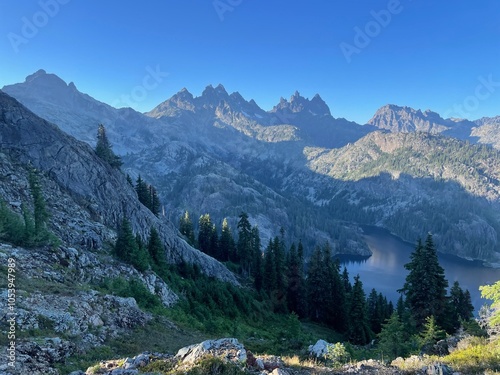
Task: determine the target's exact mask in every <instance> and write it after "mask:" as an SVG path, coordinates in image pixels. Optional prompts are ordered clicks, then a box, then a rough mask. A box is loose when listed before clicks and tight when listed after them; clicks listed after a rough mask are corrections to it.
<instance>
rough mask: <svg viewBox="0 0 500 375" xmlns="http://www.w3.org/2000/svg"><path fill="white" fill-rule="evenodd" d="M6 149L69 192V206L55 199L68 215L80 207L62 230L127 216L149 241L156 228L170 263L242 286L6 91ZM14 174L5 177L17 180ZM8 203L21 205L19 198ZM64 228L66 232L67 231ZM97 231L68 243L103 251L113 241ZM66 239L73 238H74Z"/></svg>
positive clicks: (1, 134) (110, 224)
mask: <svg viewBox="0 0 500 375" xmlns="http://www.w3.org/2000/svg"><path fill="white" fill-rule="evenodd" d="M0 144H1V145H2V153H3V154H4V155H6V157H7V158H8V159H9V158H10V161H11V163H17V164H18V165H28V164H31V165H32V166H33V167H35V168H36V169H38V170H40V171H41V172H42V173H44V174H45V175H46V176H47V178H48V179H50V180H51V181H53V183H55V184H56V185H57V186H56V187H55V189H59V190H60V191H62V192H64V193H65V197H64V198H65V200H66V201H67V202H64V200H63V199H62V198H61V197H54V199H53V201H54V204H55V205H56V204H57V206H56V207H57V208H59V209H63V210H64V209H65V208H66V206H77V208H73V211H74V212H79V211H81V212H82V213H81V214H76V215H75V216H69V215H67V216H65V217H63V218H61V219H60V225H61V226H63V225H64V226H68V227H69V228H74V231H78V230H79V223H78V222H76V223H74V221H75V220H76V218H77V217H79V216H82V215H85V216H86V217H87V218H89V219H91V220H93V221H94V222H97V223H99V224H100V225H101V226H105V227H107V228H113V229H115V228H117V227H118V225H119V223H120V222H121V220H122V219H123V217H126V218H128V219H129V220H130V222H131V225H132V228H133V230H134V232H135V233H136V234H138V235H139V236H141V237H142V238H143V239H144V240H145V239H146V238H147V236H148V232H149V230H150V228H152V227H156V228H157V229H158V231H159V233H160V235H161V238H162V240H163V242H164V245H165V252H166V255H167V259H168V260H169V261H170V262H172V263H176V262H180V261H182V260H184V261H186V262H188V263H196V264H198V265H199V266H200V267H201V269H202V270H203V272H205V273H206V274H207V275H210V276H215V277H218V278H220V279H222V280H226V281H231V282H235V283H236V280H235V278H234V276H233V275H232V273H231V272H229V271H228V270H227V269H226V268H225V267H224V266H223V265H221V264H220V263H219V262H217V261H215V260H214V259H212V258H210V257H208V256H206V255H205V254H203V253H201V252H200V251H198V250H196V249H193V248H192V247H190V246H189V245H187V243H186V242H185V241H184V240H182V239H181V238H180V237H179V236H178V233H177V231H176V229H175V227H174V226H173V225H172V224H171V223H169V222H168V221H165V220H160V219H159V218H157V217H156V216H154V215H153V214H152V213H151V212H150V211H149V210H148V209H146V208H145V207H144V206H143V205H142V204H141V203H139V201H138V199H137V195H136V193H135V190H134V189H133V188H132V187H131V186H130V184H128V183H127V181H126V176H125V175H124V174H123V173H122V172H120V171H117V170H115V169H113V168H111V167H110V166H109V165H107V164H106V163H105V162H103V161H102V160H101V159H100V158H99V157H97V155H96V154H95V153H94V152H93V150H92V149H91V148H90V146H88V145H87V144H85V143H82V142H79V141H76V140H75V139H74V138H72V137H70V136H68V135H67V134H65V133H63V132H62V131H61V130H59V129H58V128H57V127H56V126H55V125H53V124H51V123H49V122H47V121H45V120H43V119H41V118H39V117H38V116H36V115H34V114H33V113H32V112H30V111H29V110H27V109H26V108H25V107H24V106H23V105H21V104H20V103H18V102H17V101H16V100H15V99H13V98H11V97H9V96H8V95H6V94H4V93H1V92H0ZM3 167H6V166H5V165H4V166H3ZM14 171H15V170H14ZM14 171H11V173H6V174H4V176H9V175H10V176H12V173H14ZM5 183H8V184H9V185H8V186H5V185H4V186H2V188H3V190H4V191H5V190H7V189H8V190H9V191H10V192H11V194H16V191H17V194H20V192H22V188H20V187H17V190H16V188H15V187H14V186H13V185H12V181H8V182H7V181H6V182H5ZM4 199H5V200H7V201H11V200H19V198H16V197H15V196H11V197H4ZM71 201H72V202H71ZM63 202H64V203H63ZM69 202H71V203H72V204H71V203H69ZM68 203H69V204H68ZM54 211H56V209H54ZM63 212H64V211H63ZM65 213H66V212H65ZM68 221H69V223H68ZM63 228H64V227H62V228H61V232H63V231H66V230H67V228H64V229H63ZM96 232H97V231H96V230H94V231H90V233H89V234H85V235H84V236H83V237H84V238H76V239H75V238H74V237H76V235H75V236H74V237H73V238H71V239H72V240H73V242H68V243H69V244H71V245H74V246H76V245H79V244H78V243H75V242H77V241H80V243H82V242H83V243H85V244H90V246H91V247H92V246H97V247H99V246H100V245H102V242H104V241H106V240H107V238H106V237H104V238H102V237H100V236H99V235H98V233H96ZM69 233H71V230H70V231H69ZM84 233H86V232H84ZM61 235H62V236H71V234H68V233H61ZM80 237H82V235H80ZM63 238H64V237H63Z"/></svg>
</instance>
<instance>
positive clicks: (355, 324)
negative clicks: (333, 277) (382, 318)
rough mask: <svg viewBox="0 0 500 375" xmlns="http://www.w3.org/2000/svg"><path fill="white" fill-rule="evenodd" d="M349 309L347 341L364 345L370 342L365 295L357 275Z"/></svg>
mask: <svg viewBox="0 0 500 375" xmlns="http://www.w3.org/2000/svg"><path fill="white" fill-rule="evenodd" d="M350 305H351V306H350V310H349V319H350V324H349V332H348V336H349V341H350V342H352V343H354V344H359V345H365V344H367V343H368V342H370V340H371V338H372V332H371V330H370V324H369V321H368V314H367V308H366V295H365V292H364V290H363V283H362V282H361V280H360V278H359V275H356V277H354V285H353V287H352V293H351V304H350Z"/></svg>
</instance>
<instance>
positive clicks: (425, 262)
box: [401, 234, 448, 329]
mask: <svg viewBox="0 0 500 375" xmlns="http://www.w3.org/2000/svg"><path fill="white" fill-rule="evenodd" d="M405 268H406V269H407V270H408V271H409V273H408V275H407V276H406V282H405V284H404V286H403V288H402V289H401V291H402V292H403V293H404V294H405V297H406V298H405V300H406V303H407V305H408V308H409V309H410V312H411V315H412V317H413V319H414V320H415V323H416V326H417V328H418V329H420V328H421V327H422V326H423V325H424V323H425V320H426V318H427V317H429V316H435V317H436V321H437V322H438V323H439V324H441V323H442V322H445V321H446V311H447V309H446V307H447V297H446V288H447V286H448V282H447V281H446V279H445V276H444V270H443V268H442V267H441V266H440V264H439V261H438V258H437V253H436V249H435V248H434V244H433V241H432V236H431V235H430V234H429V235H428V236H427V239H426V242H425V246H424V245H422V243H421V241H420V240H419V241H418V242H417V246H416V248H415V251H414V252H413V253H412V254H411V257H410V262H409V263H407V264H405Z"/></svg>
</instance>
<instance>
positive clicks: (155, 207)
mask: <svg viewBox="0 0 500 375" xmlns="http://www.w3.org/2000/svg"><path fill="white" fill-rule="evenodd" d="M149 200H150V202H151V203H150V205H149V207H148V208H149V209H150V210H151V212H152V213H153V214H155V216H158V215H159V214H160V206H161V204H160V198H158V192H157V191H156V189H155V188H154V187H153V186H152V185H149Z"/></svg>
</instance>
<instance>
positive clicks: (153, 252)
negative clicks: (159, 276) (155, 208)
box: [148, 227, 167, 269]
mask: <svg viewBox="0 0 500 375" xmlns="http://www.w3.org/2000/svg"><path fill="white" fill-rule="evenodd" d="M148 252H149V256H150V257H151V259H152V261H153V264H154V265H155V266H156V269H164V268H165V267H166V265H167V261H166V259H165V248H164V247H163V242H162V241H161V239H160V235H159V233H158V231H157V230H156V228H154V227H152V228H151V231H150V232H149V239H148Z"/></svg>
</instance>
